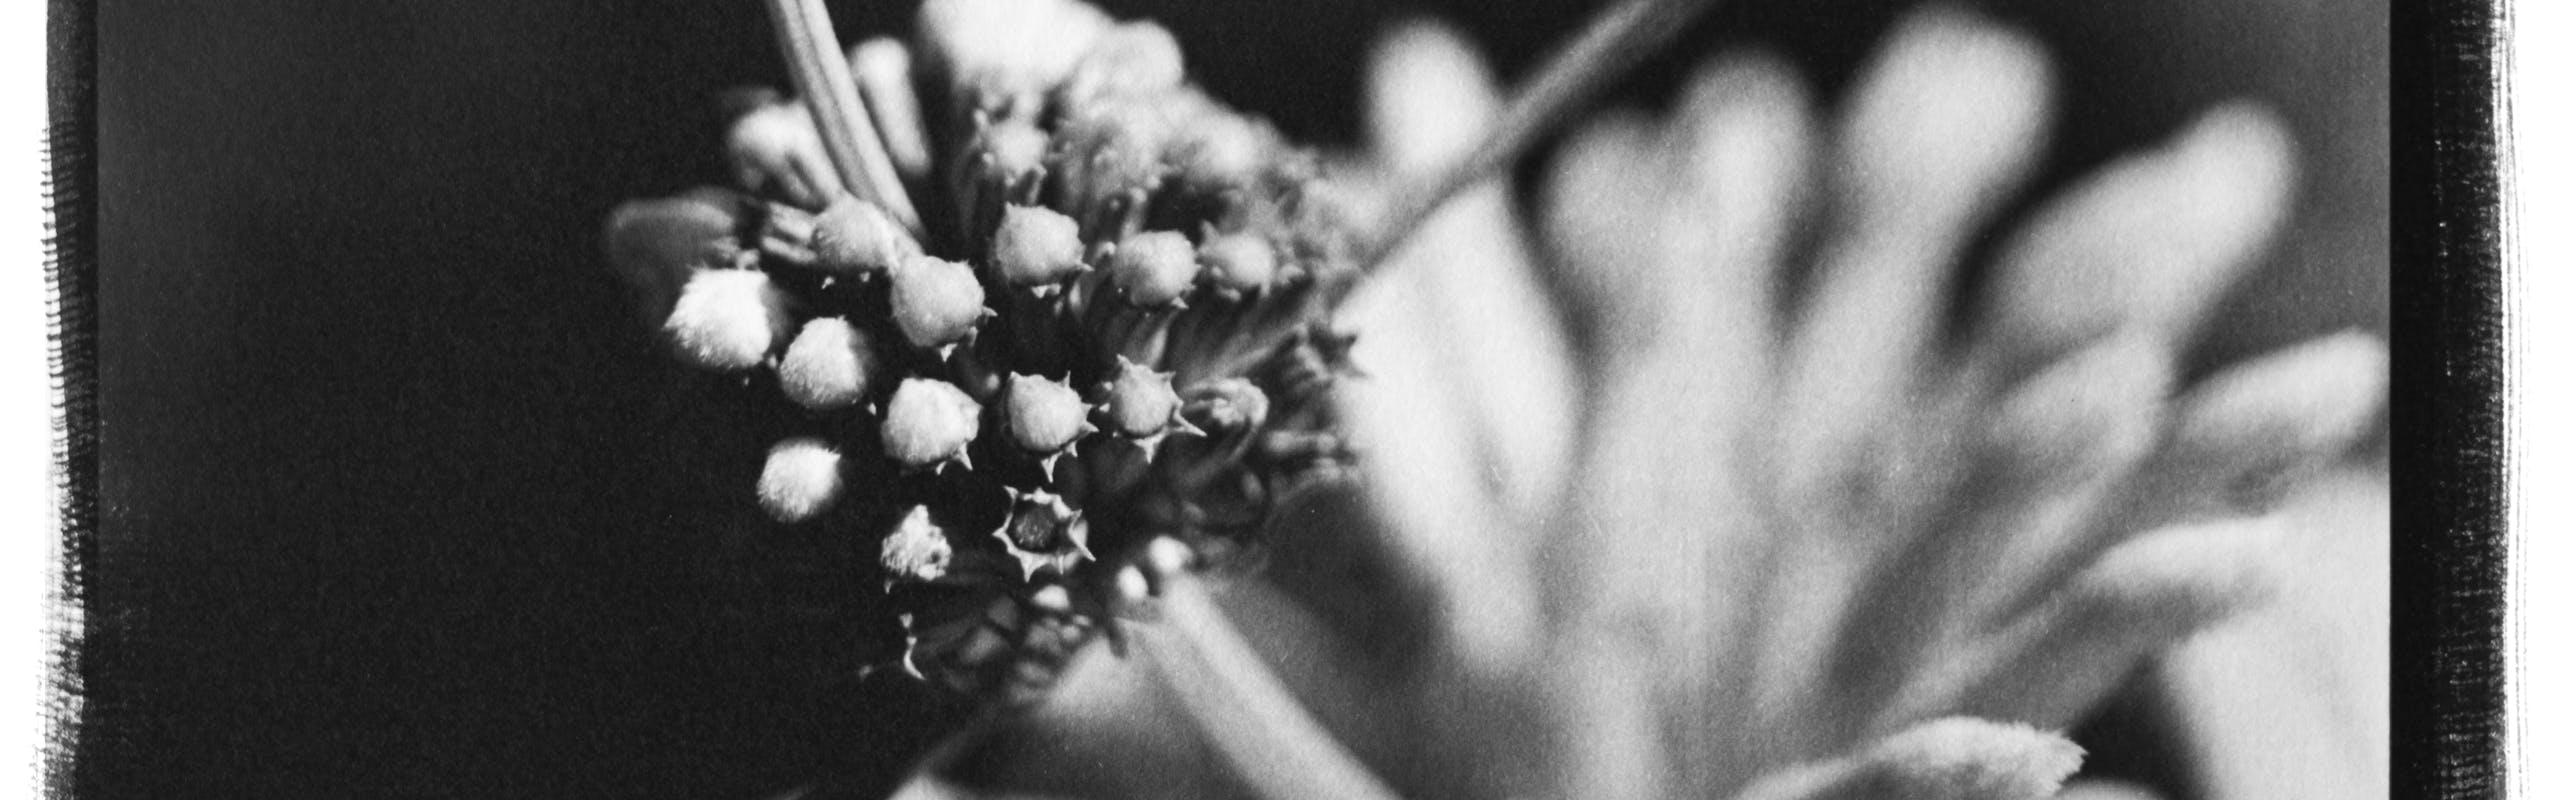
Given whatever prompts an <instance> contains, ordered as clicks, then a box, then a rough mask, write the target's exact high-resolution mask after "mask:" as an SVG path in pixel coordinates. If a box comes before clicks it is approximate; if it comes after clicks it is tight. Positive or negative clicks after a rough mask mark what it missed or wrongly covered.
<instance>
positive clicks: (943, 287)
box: [889, 255, 987, 348]
mask: <svg viewBox="0 0 2560 800" xmlns="http://www.w3.org/2000/svg"><path fill="white" fill-rule="evenodd" d="M986 303H987V290H986V288H985V287H982V286H979V285H978V277H977V275H976V274H974V273H972V272H971V271H970V270H969V265H967V264H962V263H959V262H956V261H944V260H942V259H939V258H934V257H932V256H926V255H918V256H911V257H909V258H907V259H906V260H904V261H900V262H898V266H897V268H896V269H894V270H892V271H890V273H889V318H890V319H891V320H892V321H895V322H897V323H898V331H899V332H901V333H904V334H906V335H907V341H910V342H914V343H915V345H916V346H917V347H928V348H931V347H942V346H945V345H952V344H958V343H960V342H961V341H962V340H964V339H967V338H969V334H970V333H972V332H974V331H976V330H977V327H978V321H979V320H981V319H984V318H986V315H987V309H986Z"/></svg>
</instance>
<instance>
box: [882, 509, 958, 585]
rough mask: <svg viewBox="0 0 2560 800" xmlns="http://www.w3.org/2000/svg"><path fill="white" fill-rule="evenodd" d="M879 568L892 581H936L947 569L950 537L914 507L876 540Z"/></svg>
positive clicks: (949, 555)
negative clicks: (881, 537) (877, 541)
mask: <svg viewBox="0 0 2560 800" xmlns="http://www.w3.org/2000/svg"><path fill="white" fill-rule="evenodd" d="M880 568H881V569H885V570H888V571H889V576H890V578H891V579H893V580H906V581H918V582H923V581H934V580H940V579H941V578H942V576H943V575H944V574H947V573H949V572H950V571H951V539H950V537H947V536H944V535H943V533H942V526H940V525H935V524H933V515H932V514H931V513H929V512H927V511H926V510H925V507H924V506H916V507H915V508H913V509H911V510H909V511H908V512H907V516H906V517H905V518H904V519H900V520H899V521H898V527H897V529H896V530H892V531H890V532H889V536H888V538H885V539H882V540H881V541H880Z"/></svg>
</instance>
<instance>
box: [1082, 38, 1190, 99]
mask: <svg viewBox="0 0 2560 800" xmlns="http://www.w3.org/2000/svg"><path fill="white" fill-rule="evenodd" d="M1182 77H1183V72H1182V44H1181V43H1180V42H1177V41H1175V40H1174V38H1173V32H1171V31H1167V30H1165V29H1164V26H1162V25H1158V24H1155V23H1153V22H1146V21H1140V22H1126V23H1121V24H1117V25H1113V26H1111V27H1110V28H1108V29H1105V30H1104V31H1103V32H1102V35H1101V36H1100V37H1098V38H1096V39H1094V42H1093V49H1092V50H1090V51H1087V52H1086V53H1085V55H1084V60H1083V61H1082V62H1079V63H1078V64H1076V68H1075V73H1074V74H1073V75H1070V76H1069V77H1068V78H1067V85H1066V87H1065V89H1064V90H1063V92H1062V94H1063V95H1064V96H1065V98H1066V102H1067V111H1068V113H1070V114H1072V113H1076V112H1078V111H1080V110H1082V106H1083V105H1084V104H1086V103H1090V102H1092V101H1093V100H1096V99H1099V98H1103V97H1109V96H1114V95H1121V96H1126V95H1149V94H1155V93H1158V92H1163V91H1166V90H1170V89H1173V88H1175V87H1178V86H1181V85H1182Z"/></svg>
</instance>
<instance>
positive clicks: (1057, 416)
mask: <svg viewBox="0 0 2560 800" xmlns="http://www.w3.org/2000/svg"><path fill="white" fill-rule="evenodd" d="M1092 411H1093V406H1092V405H1091V404H1088V403H1086V402H1085V401H1084V396H1083V395H1080V394H1077V393H1076V390H1075V388H1074V387H1071V386H1068V385H1067V384H1066V383H1065V382H1063V381H1056V380H1050V379H1048V378H1044V377H1041V376H1038V375H1013V376H1011V377H1009V378H1007V379H1006V381H1005V390H1004V418H1005V422H1004V432H1005V435H1006V437H1007V438H1009V439H1011V440H1012V441H1013V443H1014V445H1016V446H1018V447H1021V448H1022V449H1023V450H1024V451H1025V452H1029V453H1032V454H1034V455H1044V456H1045V455H1049V454H1051V453H1057V452H1060V451H1063V450H1066V449H1068V448H1069V447H1072V446H1074V445H1075V443H1076V440H1077V439H1081V438H1084V435H1085V434H1088V433H1092V432H1094V431H1095V428H1094V426H1093V423H1092V422H1091V421H1089V420H1087V419H1086V417H1087V416H1088V415H1090V414H1091V413H1092Z"/></svg>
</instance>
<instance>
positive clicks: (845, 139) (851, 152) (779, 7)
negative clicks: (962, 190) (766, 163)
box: [765, 0, 924, 236]
mask: <svg viewBox="0 0 2560 800" xmlns="http://www.w3.org/2000/svg"><path fill="white" fill-rule="evenodd" d="M765 8H766V10H768V11H770V12H772V14H773V30H774V35H775V36H776V37H777V38H779V39H780V40H781V42H782V57H783V59H784V60H785V61H787V62H788V63H789V64H790V66H791V82H792V83H793V85H794V86H796V87H797V88H798V89H799V90H800V97H801V99H802V100H803V101H805V102H807V103H808V104H809V112H810V116H811V117H812V118H813V119H815V120H816V121H817V124H818V139H819V140H820V141H822V142H824V143H826V147H827V156H828V158H829V159H831V160H833V161H834V162H835V165H836V172H837V173H838V174H839V175H840V176H841V177H843V178H844V185H845V186H846V187H847V188H850V189H852V190H853V193H854V196H856V197H860V198H862V199H864V200H869V201H871V202H872V203H874V204H877V205H879V206H880V208H881V209H882V210H884V211H887V212H889V217H890V218H891V219H895V220H897V221H898V222H899V223H901V224H904V225H906V226H907V230H908V231H910V232H914V233H916V234H918V235H919V236H921V235H922V233H923V224H924V223H923V220H922V219H920V218H918V217H917V216H916V207H915V203H914V202H913V201H910V200H908V199H907V188H906V186H905V185H904V184H901V183H899V182H898V170H897V167H896V165H895V164H893V163H892V162H891V161H890V160H889V150H888V148H887V147H885V146H883V145H882V144H881V143H880V132H879V131H878V130H876V129H874V128H872V126H871V113H870V112H869V111H868V110H867V109H866V108H865V107H864V105H863V103H862V93H861V91H860V90H858V89H857V88H855V86H854V82H853V68H852V67H851V66H850V65H847V64H846V63H845V60H844V48H843V47H842V46H841V45H839V44H837V42H836V31H835V23H834V21H833V20H830V19H829V18H828V17H827V4H826V0H765Z"/></svg>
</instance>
